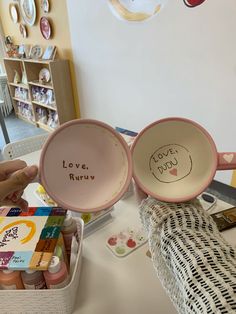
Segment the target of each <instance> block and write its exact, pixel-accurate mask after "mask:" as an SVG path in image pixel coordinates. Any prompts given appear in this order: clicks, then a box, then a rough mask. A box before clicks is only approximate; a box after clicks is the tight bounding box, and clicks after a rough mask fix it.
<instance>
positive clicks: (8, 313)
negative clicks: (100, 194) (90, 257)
mask: <svg viewBox="0 0 236 314" xmlns="http://www.w3.org/2000/svg"><path fill="white" fill-rule="evenodd" d="M76 222H77V227H78V234H79V238H80V243H79V250H78V255H77V259H76V264H75V268H74V272H73V274H72V277H71V281H70V283H69V284H68V285H67V286H66V287H64V288H61V289H47V290H46V289H45V290H0V313H1V314H13V313H14V314H16V313H17V314H32V313H38V314H42V313H53V314H57V313H59V314H71V313H72V312H73V308H74V303H75V298H76V294H77V293H78V291H77V290H78V286H79V279H80V270H81V264H82V243H83V230H84V223H83V220H82V219H80V218H76Z"/></svg>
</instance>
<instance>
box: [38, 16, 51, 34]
mask: <svg viewBox="0 0 236 314" xmlns="http://www.w3.org/2000/svg"><path fill="white" fill-rule="evenodd" d="M40 30H41V33H42V35H43V37H44V38H45V39H50V37H51V35H52V28H51V24H50V22H49V20H48V19H47V18H46V17H45V16H43V17H41V19H40Z"/></svg>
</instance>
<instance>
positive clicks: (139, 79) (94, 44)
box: [67, 0, 236, 183]
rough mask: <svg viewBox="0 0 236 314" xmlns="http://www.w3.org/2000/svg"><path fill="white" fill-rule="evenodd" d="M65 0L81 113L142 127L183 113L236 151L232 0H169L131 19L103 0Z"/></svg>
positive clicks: (225, 177)
mask: <svg viewBox="0 0 236 314" xmlns="http://www.w3.org/2000/svg"><path fill="white" fill-rule="evenodd" d="M67 2H68V11H69V21H70V29H71V37H72V38H71V39H72V49H73V54H74V61H75V67H76V75H77V82H78V90H79V97H80V107H81V114H82V117H89V118H95V119H99V120H102V121H104V122H107V123H109V124H111V125H113V126H121V127H125V128H129V129H132V130H138V131H139V130H140V129H142V128H143V127H145V126H146V125H147V124H148V123H150V122H152V121H154V120H157V119H160V118H163V117H167V116H183V117H187V118H191V119H194V120H195V121H197V122H198V123H200V124H202V125H203V126H204V127H205V128H207V129H208V131H209V132H210V133H211V134H212V136H213V138H214V139H215V142H216V145H217V147H218V149H219V151H236V139H234V136H235V135H236V37H235V33H236V1H235V0H227V1H222V0H206V2H205V3H204V4H202V5H201V6H199V7H197V8H194V9H189V8H187V7H186V6H185V5H184V4H183V1H182V0H169V1H168V3H167V5H166V6H165V8H164V9H163V10H162V11H161V13H160V14H159V15H158V16H157V17H156V18H154V19H152V20H150V21H148V22H146V23H135V24H131V23H125V22H121V21H119V20H118V19H116V18H115V17H114V16H113V15H112V13H111V12H110V9H109V7H108V5H107V2H106V0H68V1H67ZM230 176H231V171H227V172H226V171H225V172H221V173H219V172H218V174H217V177H216V178H217V179H218V180H222V181H225V182H227V183H229V180H230Z"/></svg>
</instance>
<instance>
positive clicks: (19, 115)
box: [16, 112, 35, 125]
mask: <svg viewBox="0 0 236 314" xmlns="http://www.w3.org/2000/svg"><path fill="white" fill-rule="evenodd" d="M16 115H17V117H18V118H19V119H21V120H24V121H26V122H28V123H31V124H33V125H35V121H32V120H29V119H27V118H26V117H25V116H23V115H22V114H20V113H19V112H17V113H16Z"/></svg>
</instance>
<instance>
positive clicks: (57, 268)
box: [44, 256, 69, 289]
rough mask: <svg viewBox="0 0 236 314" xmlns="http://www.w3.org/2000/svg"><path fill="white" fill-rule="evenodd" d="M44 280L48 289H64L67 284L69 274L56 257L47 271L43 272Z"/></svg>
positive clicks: (64, 265)
mask: <svg viewBox="0 0 236 314" xmlns="http://www.w3.org/2000/svg"><path fill="white" fill-rule="evenodd" d="M44 278H45V281H46V284H47V287H48V289H60V288H64V287H65V286H67V285H68V283H69V274H68V271H67V267H66V264H65V262H63V261H60V259H59V257H58V256H53V257H52V259H51V262H50V264H49V267H48V270H46V271H44Z"/></svg>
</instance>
